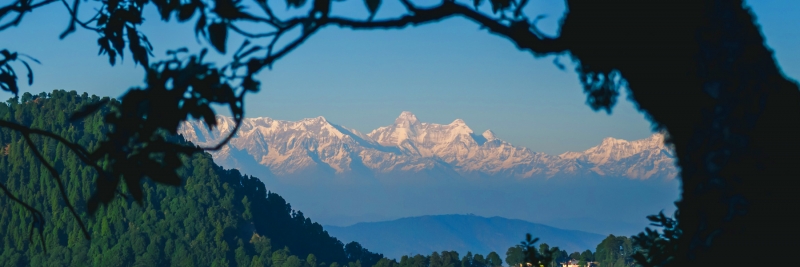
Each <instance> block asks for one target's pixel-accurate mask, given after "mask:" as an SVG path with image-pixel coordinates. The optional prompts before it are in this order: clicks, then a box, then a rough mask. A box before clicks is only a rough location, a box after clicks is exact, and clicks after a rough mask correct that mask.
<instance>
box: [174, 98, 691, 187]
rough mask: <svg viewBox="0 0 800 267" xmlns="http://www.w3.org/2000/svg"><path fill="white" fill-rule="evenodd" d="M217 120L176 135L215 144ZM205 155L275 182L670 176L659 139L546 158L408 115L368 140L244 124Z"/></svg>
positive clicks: (325, 124)
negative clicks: (324, 177)
mask: <svg viewBox="0 0 800 267" xmlns="http://www.w3.org/2000/svg"><path fill="white" fill-rule="evenodd" d="M217 121H218V127H216V128H215V129H214V130H213V131H208V129H207V128H206V126H205V125H204V124H203V123H202V122H200V121H187V122H184V123H183V125H182V126H181V129H180V130H179V133H181V134H183V135H184V137H185V138H186V139H187V140H189V141H191V142H193V143H196V144H199V145H212V144H216V143H218V142H219V141H220V140H222V138H224V137H225V136H227V134H229V133H230V131H231V130H232V129H233V127H234V121H233V119H232V118H230V117H224V116H218V117H217ZM212 156H213V157H214V160H215V162H218V163H219V164H221V165H222V166H225V167H227V168H237V169H242V170H244V171H245V172H247V171H248V170H252V169H253V168H257V167H259V166H263V167H264V168H263V169H262V170H260V171H269V172H270V173H271V174H272V175H275V176H278V177H286V176H293V175H302V174H308V173H314V174H329V175H332V176H368V177H381V176H392V175H399V176H402V175H406V174H420V173H436V174H445V175H448V176H482V177H486V176H489V177H507V178H516V179H527V178H537V177H541V178H552V177H556V176H585V175H599V176H614V177H627V178H630V179H652V178H667V179H670V178H673V177H675V176H676V175H677V170H676V168H675V166H674V161H673V157H672V153H671V152H670V151H669V149H667V148H666V147H665V146H664V140H663V136H662V135H661V134H654V135H652V136H651V137H649V138H647V139H642V140H636V141H626V140H622V139H615V138H611V137H609V138H606V139H604V140H603V142H602V143H601V144H600V145H598V146H595V147H592V148H590V149H588V150H585V151H582V152H566V153H563V154H561V155H557V156H553V155H548V154H545V153H540V152H533V151H531V150H530V149H528V148H525V147H521V146H514V145H512V144H510V143H508V142H505V141H503V140H501V139H499V138H497V137H496V136H495V135H494V133H493V132H492V131H491V130H486V131H485V132H483V133H482V134H480V135H479V134H475V133H474V132H473V131H472V129H470V128H469V127H468V126H467V125H466V123H465V122H464V121H463V120H461V119H456V120H454V121H453V122H452V123H450V124H435V123H425V122H420V121H419V120H418V119H417V117H416V116H415V115H414V114H412V113H411V112H408V111H404V112H402V113H401V114H400V116H399V117H398V118H397V119H396V120H395V122H394V124H392V125H389V126H384V127H380V128H378V129H375V130H373V131H371V132H370V133H368V134H363V133H360V132H358V131H356V130H353V129H349V128H346V127H344V126H340V125H336V124H332V123H330V122H329V121H327V120H326V119H325V118H324V117H316V118H310V119H303V120H300V121H296V122H292V121H281V120H274V119H271V118H267V117H261V118H245V119H244V120H243V122H242V126H241V128H240V129H239V132H238V133H237V135H236V136H235V137H234V138H233V139H232V140H231V141H230V143H229V144H228V145H226V146H225V147H224V148H223V149H221V150H220V151H217V152H214V153H212Z"/></svg>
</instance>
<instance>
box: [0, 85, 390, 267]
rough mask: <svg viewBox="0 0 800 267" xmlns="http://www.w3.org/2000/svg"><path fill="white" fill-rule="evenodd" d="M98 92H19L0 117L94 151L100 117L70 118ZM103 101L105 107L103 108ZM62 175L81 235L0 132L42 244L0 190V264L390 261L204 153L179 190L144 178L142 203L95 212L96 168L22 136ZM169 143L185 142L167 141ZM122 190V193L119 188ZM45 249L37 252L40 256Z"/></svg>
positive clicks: (5, 171) (47, 181) (189, 164)
mask: <svg viewBox="0 0 800 267" xmlns="http://www.w3.org/2000/svg"><path fill="white" fill-rule="evenodd" d="M100 100H101V98H99V97H96V96H88V95H87V94H85V93H84V94H83V95H78V94H77V93H76V92H74V91H72V92H65V91H53V92H52V93H50V94H46V93H41V94H39V95H30V94H27V93H26V94H24V95H22V97H21V98H13V99H10V100H9V101H7V102H6V103H5V104H0V118H2V119H4V120H8V121H15V122H17V123H20V124H23V125H28V126H30V127H32V128H37V129H43V130H47V131H51V132H54V133H57V134H60V135H61V136H63V137H65V138H67V139H68V140H70V141H74V142H77V143H79V144H80V145H82V146H85V147H87V148H88V149H89V150H90V151H91V150H93V149H94V146H96V144H97V142H98V140H99V139H100V138H102V136H103V132H104V130H105V126H104V125H103V123H102V121H103V119H102V113H103V111H102V110H101V112H98V113H96V114H93V115H90V116H87V117H85V119H83V120H81V121H77V122H70V121H69V120H68V118H69V116H70V114H71V113H72V112H73V111H75V110H76V109H78V108H79V107H81V106H83V105H86V104H88V103H93V102H96V101H100ZM108 108H109V107H106V110H105V111H107V110H108ZM31 137H32V138H33V141H34V143H35V144H36V147H37V149H39V151H41V153H42V154H44V156H45V158H47V159H48V160H49V161H50V162H51V163H52V164H53V166H54V167H55V168H56V170H57V171H58V172H59V173H60V174H61V177H62V179H64V185H65V189H66V191H67V194H68V197H69V199H70V201H72V203H74V205H75V208H76V209H77V211H78V213H79V214H80V216H81V218H82V220H83V221H84V222H86V225H87V228H88V231H89V233H90V234H91V240H86V239H85V238H84V236H83V234H82V233H81V230H80V228H79V225H78V222H77V221H76V220H75V219H74V218H73V217H72V215H71V214H70V212H69V210H68V209H67V208H66V206H65V204H64V201H63V200H62V199H61V196H60V195H59V190H58V186H57V184H56V183H55V180H54V179H53V177H51V175H50V173H49V172H48V171H47V169H46V168H45V166H44V165H43V164H41V162H39V161H38V160H37V159H36V158H35V156H34V155H33V154H32V150H31V149H30V147H28V146H27V145H26V143H25V141H24V139H23V138H22V136H21V135H20V134H18V133H17V132H13V131H10V130H8V129H5V128H3V129H2V130H0V146H1V147H2V151H1V152H0V181H3V183H4V184H5V185H7V186H8V189H9V191H10V192H11V193H13V194H15V195H16V196H17V197H19V198H20V199H22V200H23V201H25V202H27V203H29V204H31V206H33V207H34V208H36V209H38V210H40V211H41V212H42V213H43V215H44V218H45V220H46V221H45V224H44V246H45V247H42V244H41V243H40V242H39V240H40V239H39V235H38V232H37V231H34V234H33V238H32V239H30V238H29V234H30V233H31V232H30V231H31V226H32V217H31V216H30V214H29V213H28V212H27V211H26V210H25V209H23V207H22V206H20V205H18V204H16V203H14V202H12V201H11V200H10V199H9V198H8V197H7V196H0V229H2V231H0V239H2V243H0V266H275V267H316V266H331V267H335V266H340V265H349V266H354V267H361V266H362V265H363V266H365V267H367V266H373V265H374V264H376V263H378V262H379V260H380V262H381V264H379V265H381V266H384V267H386V266H391V265H393V264H395V263H394V262H393V261H389V260H387V259H383V260H381V259H382V258H383V256H382V255H380V254H375V253H371V252H369V251H368V250H366V249H364V248H362V247H361V245H359V244H357V243H351V244H348V245H347V246H344V244H343V243H342V242H341V241H339V240H337V239H336V238H334V237H331V236H330V235H329V234H328V233H327V232H326V231H324V230H323V229H322V226H320V225H319V224H317V223H314V222H312V221H311V220H310V219H309V218H306V217H305V216H304V215H303V213H302V212H300V211H294V210H292V208H291V206H290V205H289V204H288V203H287V202H286V201H285V200H284V199H283V198H282V197H281V196H279V195H277V194H275V193H272V192H270V191H269V190H268V189H267V188H265V186H264V184H263V183H262V182H261V181H259V180H258V179H257V178H255V177H252V176H243V175H241V174H240V173H239V172H238V171H236V170H224V169H223V168H221V167H219V166H217V165H215V164H214V162H213V161H212V159H211V157H210V156H209V155H208V154H203V155H195V156H194V157H192V158H184V163H185V164H184V167H182V168H181V169H180V170H179V174H180V175H181V177H182V179H183V181H182V185H181V187H170V186H164V185H159V184H154V183H152V182H150V181H149V180H147V181H145V182H144V185H143V190H144V191H145V195H144V196H145V198H144V200H143V201H142V203H141V205H140V204H137V203H136V202H135V201H134V200H133V199H132V198H123V197H118V198H117V199H116V200H115V201H114V202H112V203H111V204H110V205H108V206H104V207H101V208H100V209H99V210H98V212H97V213H96V214H95V216H93V217H90V216H89V215H88V213H87V212H86V200H87V199H88V198H89V196H90V194H91V191H90V190H91V188H92V186H91V184H92V182H93V181H94V179H96V177H97V174H96V172H95V171H94V170H92V169H91V168H89V167H87V166H84V165H82V164H81V163H80V161H79V160H78V159H77V157H76V156H75V155H74V154H72V152H70V151H69V150H68V149H66V148H65V147H64V146H63V145H61V144H60V143H57V142H56V141H54V140H52V139H49V138H45V137H41V136H31ZM175 139H176V142H184V141H182V138H180V137H176V138H175ZM121 193H122V194H126V192H125V189H124V186H123V189H122V192H121ZM44 249H46V250H47V251H46V253H45V252H44Z"/></svg>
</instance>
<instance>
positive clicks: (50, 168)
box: [22, 133, 91, 240]
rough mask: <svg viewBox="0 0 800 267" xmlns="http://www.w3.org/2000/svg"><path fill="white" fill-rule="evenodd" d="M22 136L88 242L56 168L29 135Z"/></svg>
mask: <svg viewBox="0 0 800 267" xmlns="http://www.w3.org/2000/svg"><path fill="white" fill-rule="evenodd" d="M22 136H23V137H25V142H26V143H28V146H29V147H30V148H31V150H32V151H33V154H34V155H35V156H36V158H38V159H39V161H41V162H42V164H43V165H44V166H45V168H47V170H48V171H49V172H50V175H52V176H53V178H55V179H56V184H57V185H58V190H59V191H61V198H63V199H64V203H66V205H67V208H69V211H70V212H72V216H74V217H75V219H76V220H77V221H78V225H79V226H80V227H81V231H83V236H84V237H85V238H86V240H90V239H91V237H90V236H89V231H88V230H86V225H84V224H83V221H82V220H81V219H80V216H78V213H77V212H76V211H75V207H73V206H72V203H71V202H70V201H69V197H68V195H67V190H66V189H64V182H63V181H62V180H61V175H60V174H58V171H57V170H56V168H55V167H53V165H51V164H50V163H49V162H47V160H46V159H45V158H44V156H43V155H42V153H41V152H39V149H38V148H36V144H34V143H33V140H31V137H30V133H23V134H22Z"/></svg>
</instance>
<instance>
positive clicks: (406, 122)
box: [394, 111, 419, 128]
mask: <svg viewBox="0 0 800 267" xmlns="http://www.w3.org/2000/svg"><path fill="white" fill-rule="evenodd" d="M394 124H395V125H397V126H400V127H405V128H408V127H410V126H412V125H418V124H419V121H418V120H417V116H416V115H414V113H411V112H410V111H403V112H402V113H400V116H398V117H397V119H395V120H394Z"/></svg>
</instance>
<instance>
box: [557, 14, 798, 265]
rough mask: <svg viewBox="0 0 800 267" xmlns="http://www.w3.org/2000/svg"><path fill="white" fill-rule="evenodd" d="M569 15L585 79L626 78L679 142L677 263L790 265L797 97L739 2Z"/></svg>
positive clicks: (565, 34) (568, 30) (567, 30)
mask: <svg viewBox="0 0 800 267" xmlns="http://www.w3.org/2000/svg"><path fill="white" fill-rule="evenodd" d="M642 2H647V3H642ZM654 2H659V3H654ZM610 4H611V5H610ZM568 8H569V9H570V10H569V11H570V12H569V14H568V15H567V17H566V18H565V21H564V24H563V26H562V34H561V38H563V39H565V41H567V43H568V44H570V52H571V53H572V54H573V55H574V56H575V57H576V58H577V59H578V60H579V61H580V65H581V68H582V70H583V71H597V72H601V73H609V72H610V71H614V70H616V71H619V73H620V74H621V75H622V77H624V79H625V80H626V81H627V84H628V88H629V89H630V94H631V97H632V99H633V100H634V101H635V102H636V103H637V104H638V107H639V109H641V110H642V111H645V112H646V113H647V114H648V116H649V117H650V118H651V120H652V121H653V122H654V125H655V127H656V128H660V129H665V130H667V132H668V133H669V136H668V139H669V141H670V142H672V143H673V144H674V147H675V152H676V156H677V160H678V165H679V167H680V169H681V181H682V194H681V199H680V201H679V202H677V206H678V210H679V211H678V215H677V219H678V222H679V228H680V229H681V230H682V231H683V234H682V236H681V237H680V239H679V242H678V244H679V250H678V252H679V253H678V254H677V255H676V257H677V258H676V260H675V261H673V262H672V264H671V265H673V266H693V265H697V266H700V265H701V264H703V265H706V266H722V264H726V265H727V264H734V265H735V266H747V265H748V264H750V263H752V264H755V263H756V262H758V263H760V264H764V263H779V262H784V261H788V260H789V258H786V257H785V256H788V255H793V254H791V253H789V251H790V250H791V249H792V248H793V247H794V242H795V240H797V236H798V235H797V229H796V228H795V226H794V223H793V222H792V219H791V218H792V216H794V215H795V214H796V213H797V211H798V208H797V206H796V205H797V203H800V202H798V201H797V189H798V186H797V185H796V184H800V183H795V182H793V180H796V179H800V171H799V170H800V168H798V166H795V165H796V164H798V163H796V162H797V161H798V157H797V153H798V152H799V151H800V141H799V140H800V127H799V126H797V125H795V124H797V123H798V122H800V91H799V90H798V86H797V84H796V83H795V82H793V81H790V80H788V79H787V78H785V77H784V76H783V74H782V73H781V71H780V69H779V67H778V66H777V64H776V62H775V60H774V59H773V57H772V52H771V51H770V50H769V49H768V48H767V47H766V46H765V44H764V38H763V37H762V35H761V32H760V30H759V28H758V26H757V25H756V24H755V22H754V17H753V16H752V14H751V13H750V12H749V10H748V9H746V8H744V7H743V3H742V1H735V0H702V1H701V0H674V1H632V0H622V1H611V0H599V1H585V0H572V1H568ZM782 256H784V257H782ZM708 264H713V265H708Z"/></svg>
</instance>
